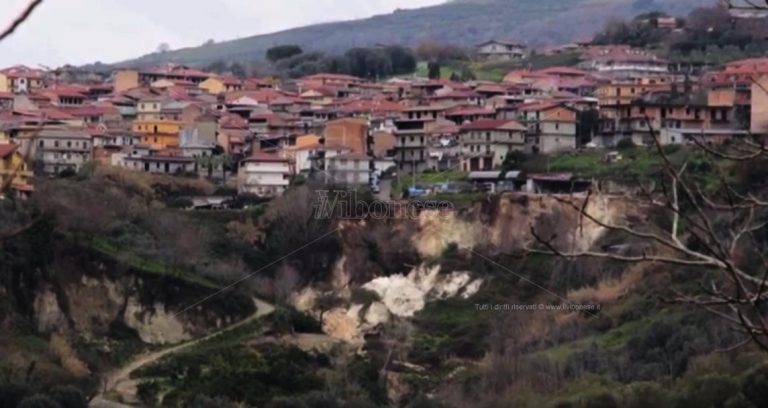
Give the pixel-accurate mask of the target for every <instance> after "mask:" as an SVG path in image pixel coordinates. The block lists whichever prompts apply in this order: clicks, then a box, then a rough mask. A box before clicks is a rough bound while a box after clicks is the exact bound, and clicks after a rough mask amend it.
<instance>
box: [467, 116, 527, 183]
mask: <svg viewBox="0 0 768 408" xmlns="http://www.w3.org/2000/svg"><path fill="white" fill-rule="evenodd" d="M526 130H527V129H526V127H525V126H523V125H521V124H520V123H518V122H516V121H514V120H506V119H501V120H497V119H487V120H478V121H475V122H472V123H469V124H467V125H464V126H462V127H461V132H460V134H459V140H460V142H461V159H462V160H461V163H462V164H461V167H462V169H463V170H464V171H468V172H469V171H490V170H494V169H497V168H499V167H500V166H501V164H502V163H503V162H504V160H505V159H506V158H507V155H508V154H509V153H510V152H512V151H515V150H519V151H522V150H524V149H525V134H526Z"/></svg>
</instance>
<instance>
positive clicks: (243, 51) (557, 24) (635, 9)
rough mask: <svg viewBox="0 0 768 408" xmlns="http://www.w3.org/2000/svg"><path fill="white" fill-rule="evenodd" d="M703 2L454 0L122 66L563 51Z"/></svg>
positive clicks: (142, 59)
mask: <svg viewBox="0 0 768 408" xmlns="http://www.w3.org/2000/svg"><path fill="white" fill-rule="evenodd" d="M709 3H710V2H709V1H707V0H538V1H530V0H455V1H451V2H448V3H445V4H442V5H439V6H433V7H425V8H420V9H414V10H396V11H395V12H393V13H391V14H385V15H379V16H374V17H371V18H367V19H362V20H354V21H345V22H335V23H326V24H317V25H311V26H307V27H301V28H295V29H291V30H286V31H281V32H277V33H272V34H265V35H257V36H253V37H248V38H242V39H238V40H233V41H225V42H220V43H215V44H208V45H203V46H200V47H192V48H185V49H179V50H175V51H170V52H165V53H153V54H149V55H145V56H142V57H140V58H138V59H135V60H130V61H124V62H121V63H119V64H118V65H120V66H145V65H152V64H158V63H163V62H175V63H180V64H187V65H198V66H200V65H206V64H209V63H211V62H213V61H216V60H229V61H243V62H251V61H257V60H261V59H263V58H264V53H265V51H266V50H267V49H269V48H270V47H273V46H275V45H279V44H298V45H301V46H302V47H304V48H305V50H316V51H324V52H342V51H345V50H347V49H348V48H351V47H355V46H372V45H375V44H405V45H414V44H417V43H419V42H421V41H424V40H437V41H441V42H447V43H455V44H458V45H473V44H477V43H480V42H482V41H485V40H488V39H491V38H500V39H501V38H504V39H515V40H519V41H523V42H525V43H527V44H530V45H540V44H554V43H564V42H568V41H571V40H575V39H579V38H583V37H585V36H591V35H592V34H594V33H595V32H596V31H598V30H599V29H600V28H601V27H602V25H603V23H605V21H607V20H609V19H611V18H621V17H629V16H633V15H635V14H637V13H640V12H644V11H652V10H662V11H666V12H668V13H671V14H676V15H684V14H687V12H688V11H690V10H691V9H692V8H694V7H697V6H705V5H709Z"/></svg>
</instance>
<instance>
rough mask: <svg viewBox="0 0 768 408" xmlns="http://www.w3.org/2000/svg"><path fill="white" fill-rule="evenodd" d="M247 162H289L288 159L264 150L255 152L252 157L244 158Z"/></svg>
mask: <svg viewBox="0 0 768 408" xmlns="http://www.w3.org/2000/svg"><path fill="white" fill-rule="evenodd" d="M243 161H245V162H268V163H287V162H288V160H286V159H284V158H282V157H280V156H278V155H276V154H274V153H264V152H254V153H253V154H252V155H251V156H250V157H248V158H245V159H243Z"/></svg>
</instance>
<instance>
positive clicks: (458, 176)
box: [392, 171, 467, 196]
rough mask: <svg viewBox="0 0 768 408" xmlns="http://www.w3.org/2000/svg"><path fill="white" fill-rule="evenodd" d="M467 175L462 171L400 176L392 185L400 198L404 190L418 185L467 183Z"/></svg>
mask: <svg viewBox="0 0 768 408" xmlns="http://www.w3.org/2000/svg"><path fill="white" fill-rule="evenodd" d="M466 180H467V173H464V172H461V171H438V172H433V173H416V174H415V175H414V174H405V173H402V174H400V178H399V180H396V181H395V182H393V183H392V192H393V193H394V194H395V196H399V195H400V194H401V193H402V191H403V188H409V187H411V186H412V185H414V184H416V185H417V186H425V187H426V186H433V185H437V184H443V183H449V182H455V181H466Z"/></svg>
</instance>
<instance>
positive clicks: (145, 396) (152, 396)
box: [136, 381, 160, 406]
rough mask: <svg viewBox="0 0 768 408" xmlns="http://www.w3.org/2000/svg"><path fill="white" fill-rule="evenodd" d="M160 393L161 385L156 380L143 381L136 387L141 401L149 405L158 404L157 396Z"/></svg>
mask: <svg viewBox="0 0 768 408" xmlns="http://www.w3.org/2000/svg"><path fill="white" fill-rule="evenodd" d="M159 393H160V385H159V384H158V383H156V382H154V381H143V382H141V383H139V385H138V386H137V387H136V396H137V397H139V400H141V402H143V403H145V404H147V405H149V406H155V405H157V396H158V394H159Z"/></svg>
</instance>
